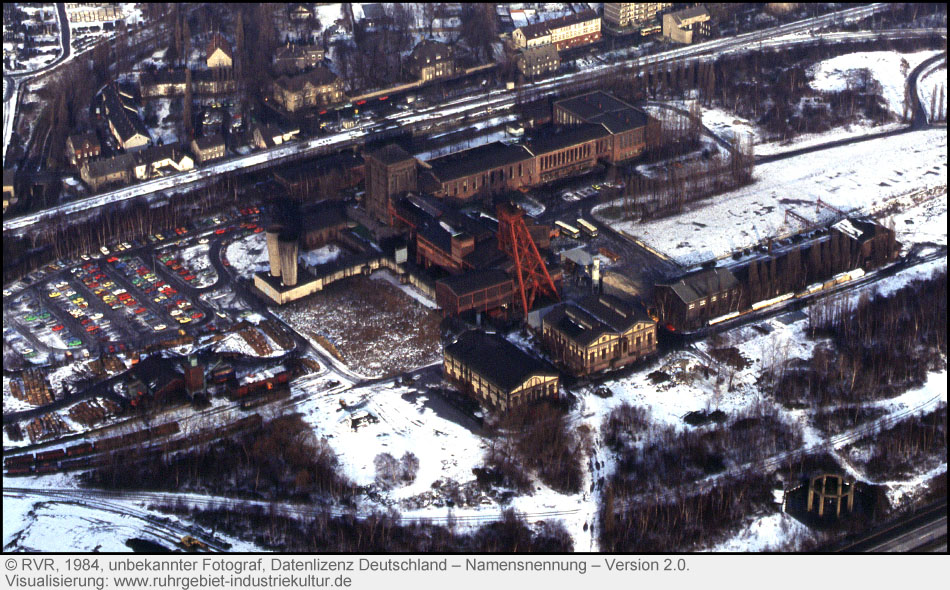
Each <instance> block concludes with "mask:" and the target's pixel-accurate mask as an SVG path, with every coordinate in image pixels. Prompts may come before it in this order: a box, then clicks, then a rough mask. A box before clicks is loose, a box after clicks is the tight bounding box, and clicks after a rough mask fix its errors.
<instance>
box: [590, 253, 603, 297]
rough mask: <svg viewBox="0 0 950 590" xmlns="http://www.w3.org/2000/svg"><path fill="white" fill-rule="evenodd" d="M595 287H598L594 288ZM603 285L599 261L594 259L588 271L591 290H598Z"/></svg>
mask: <svg viewBox="0 0 950 590" xmlns="http://www.w3.org/2000/svg"><path fill="white" fill-rule="evenodd" d="M595 285H598V286H597V287H595ZM602 285H603V281H602V279H601V277H600V260H599V259H597V258H594V265H593V266H592V267H591V269H590V286H591V290H593V289H595V288H600V286H602Z"/></svg>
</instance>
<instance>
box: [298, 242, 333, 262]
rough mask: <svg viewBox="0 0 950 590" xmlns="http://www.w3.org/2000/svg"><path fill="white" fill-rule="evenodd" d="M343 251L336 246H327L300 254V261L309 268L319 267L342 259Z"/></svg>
mask: <svg viewBox="0 0 950 590" xmlns="http://www.w3.org/2000/svg"><path fill="white" fill-rule="evenodd" d="M341 253H342V250H340V247H339V246H337V245H336V244H327V245H326V246H323V247H321V248H317V249H316V250H307V251H304V252H301V253H300V256H299V258H298V260H299V261H300V262H301V264H307V265H309V266H319V265H321V264H326V263H328V262H333V261H334V260H336V259H337V258H339V257H340V254H341Z"/></svg>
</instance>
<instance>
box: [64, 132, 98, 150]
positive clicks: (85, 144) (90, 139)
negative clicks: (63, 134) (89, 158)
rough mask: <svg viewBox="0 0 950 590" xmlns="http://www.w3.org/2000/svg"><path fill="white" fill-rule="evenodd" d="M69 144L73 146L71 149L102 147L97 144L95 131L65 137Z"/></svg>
mask: <svg viewBox="0 0 950 590" xmlns="http://www.w3.org/2000/svg"><path fill="white" fill-rule="evenodd" d="M67 141H68V142H69V144H70V145H71V146H73V150H75V151H79V150H89V149H102V146H101V145H100V144H99V138H98V137H97V136H96V134H95V133H82V134H80V135H70V136H69V139H67Z"/></svg>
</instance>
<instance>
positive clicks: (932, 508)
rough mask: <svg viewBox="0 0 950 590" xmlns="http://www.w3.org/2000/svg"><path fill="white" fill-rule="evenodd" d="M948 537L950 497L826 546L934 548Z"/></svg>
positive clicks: (866, 550) (842, 550) (857, 549)
mask: <svg viewBox="0 0 950 590" xmlns="http://www.w3.org/2000/svg"><path fill="white" fill-rule="evenodd" d="M946 539H947V500H946V498H944V499H943V500H940V501H938V502H935V503H933V504H930V505H928V506H925V507H923V508H920V509H918V510H916V511H915V512H913V513H911V514H907V515H904V516H901V517H899V518H897V519H896V520H893V521H891V522H889V523H886V524H884V525H881V526H878V527H876V528H874V529H872V530H870V531H868V532H867V533H865V534H863V535H861V536H859V537H857V538H855V539H849V540H848V541H846V542H844V543H839V544H838V545H836V546H832V547H826V548H825V549H827V550H830V551H833V552H835V553H908V552H916V551H928V552H929V551H933V550H934V549H935V548H939V547H940V546H941V545H942V546H946Z"/></svg>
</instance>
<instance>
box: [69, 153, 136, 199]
mask: <svg viewBox="0 0 950 590" xmlns="http://www.w3.org/2000/svg"><path fill="white" fill-rule="evenodd" d="M134 168H135V158H134V157H133V156H132V154H119V155H117V156H113V157H111V158H100V159H98V160H86V161H85V162H83V163H82V166H81V167H80V168H79V177H80V178H82V180H83V182H85V183H86V184H87V185H89V187H90V188H91V189H92V190H93V191H98V190H99V188H100V187H102V186H105V185H107V184H113V183H122V184H128V183H129V182H131V180H132V173H133V170H134Z"/></svg>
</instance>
